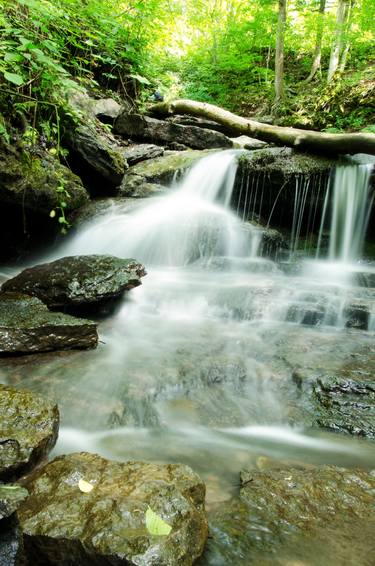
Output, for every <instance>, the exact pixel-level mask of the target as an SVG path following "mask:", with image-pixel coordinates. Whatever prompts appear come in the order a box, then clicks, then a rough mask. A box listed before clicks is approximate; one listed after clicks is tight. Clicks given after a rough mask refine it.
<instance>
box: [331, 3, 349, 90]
mask: <svg viewBox="0 0 375 566" xmlns="http://www.w3.org/2000/svg"><path fill="white" fill-rule="evenodd" d="M348 8H349V0H339V4H338V7H337V13H336V28H335V35H334V38H333V43H332V49H331V56H330V59H329V67H328V75H327V82H330V81H331V80H332V79H333V76H334V74H335V73H336V71H337V67H338V66H339V61H340V54H341V49H342V43H343V36H344V30H345V23H346V20H347V17H348Z"/></svg>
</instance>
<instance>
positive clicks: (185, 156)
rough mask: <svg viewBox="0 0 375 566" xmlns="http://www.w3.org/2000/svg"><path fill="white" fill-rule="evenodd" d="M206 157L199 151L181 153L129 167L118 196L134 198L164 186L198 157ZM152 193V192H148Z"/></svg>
mask: <svg viewBox="0 0 375 566" xmlns="http://www.w3.org/2000/svg"><path fill="white" fill-rule="evenodd" d="M204 155H206V154H205V153H203V152H200V151H183V152H179V153H172V154H168V155H164V156H163V157H158V158H156V159H150V160H149V161H146V162H143V163H139V164H138V165H135V166H133V167H131V168H130V169H129V170H128V171H127V173H126V174H125V175H124V177H123V180H122V183H121V186H120V188H119V195H121V196H135V194H142V196H146V195H145V194H144V191H145V185H146V188H147V189H148V188H150V186H153V187H155V185H166V184H168V183H170V182H171V181H173V179H175V178H176V177H178V176H179V175H181V174H182V172H184V171H186V170H187V169H188V168H189V167H191V165H192V164H193V163H194V162H195V161H196V160H197V159H199V158H200V157H203V156H204ZM148 192H149V193H151V194H152V193H153V192H154V190H148Z"/></svg>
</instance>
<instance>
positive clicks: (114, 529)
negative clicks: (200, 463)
mask: <svg viewBox="0 0 375 566" xmlns="http://www.w3.org/2000/svg"><path fill="white" fill-rule="evenodd" d="M80 480H84V481H86V482H88V483H89V484H90V485H91V486H93V487H92V490H91V491H90V492H88V493H84V492H82V491H81V490H80V487H79V482H80ZM27 487H28V489H29V492H30V496H29V498H28V499H27V500H26V501H25V502H24V504H23V505H22V506H21V507H20V509H19V512H18V516H19V519H20V523H21V526H22V529H23V532H24V541H25V550H26V555H27V558H28V559H29V561H30V563H31V564H36V563H38V564H41V563H42V564H45V563H48V564H58V565H59V566H68V565H71V564H79V565H80V566H86V565H87V566H88V565H90V566H91V565H93V564H95V565H96V564H118V565H120V564H124V565H125V564H126V565H133V564H134V565H137V566H149V565H155V566H156V565H157V566H185V565H191V564H193V563H194V561H195V560H196V559H197V558H198V557H199V556H200V555H201V553H202V551H203V547H204V544H205V541H206V538H207V522H206V517H205V512H204V496H205V486H204V484H203V482H202V480H201V479H200V478H199V476H197V474H195V473H194V472H193V471H192V470H191V469H190V468H188V467H187V466H184V465H181V464H173V465H158V464H149V463H144V462H130V463H119V462H111V461H108V460H104V459H103V458H101V457H99V456H97V455H95V454H88V453H79V454H70V455H68V456H61V457H59V458H56V459H55V460H54V461H53V462H51V463H50V464H48V465H47V466H46V467H45V468H43V469H41V470H38V471H37V472H36V473H35V474H34V475H33V477H31V479H30V483H28V485H27ZM148 508H151V509H152V511H154V512H155V513H156V514H157V516H158V517H160V518H161V519H162V520H163V521H165V522H166V523H167V524H169V525H170V526H171V527H172V530H171V532H170V533H169V534H168V535H157V534H150V532H149V530H148V528H147V527H146V512H147V510H148Z"/></svg>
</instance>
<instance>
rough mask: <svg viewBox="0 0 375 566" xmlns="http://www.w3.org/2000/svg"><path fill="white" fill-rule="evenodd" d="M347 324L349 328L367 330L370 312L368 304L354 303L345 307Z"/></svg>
mask: <svg viewBox="0 0 375 566" xmlns="http://www.w3.org/2000/svg"><path fill="white" fill-rule="evenodd" d="M343 314H344V317H345V319H346V322H345V326H346V327H347V328H358V329H359V330H367V329H368V325H369V318H370V312H369V309H368V305H365V304H361V303H358V302H357V303H352V304H350V305H346V307H345V308H344V313H343Z"/></svg>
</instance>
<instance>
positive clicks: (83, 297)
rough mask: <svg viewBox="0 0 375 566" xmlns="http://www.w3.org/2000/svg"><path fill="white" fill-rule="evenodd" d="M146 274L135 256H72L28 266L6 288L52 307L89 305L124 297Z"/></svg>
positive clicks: (5, 284)
mask: <svg viewBox="0 0 375 566" xmlns="http://www.w3.org/2000/svg"><path fill="white" fill-rule="evenodd" d="M145 274H146V272H145V269H144V267H143V265H141V264H140V263H138V262H137V261H136V260H134V259H121V258H118V257H114V256H106V255H89V256H71V257H64V258H62V259H58V260H56V261H53V262H52V263H44V264H41V265H36V266H35V267H31V268H29V269H25V270H24V271H22V272H21V273H20V274H19V275H17V276H16V277H14V278H13V279H9V280H8V281H6V282H5V283H4V284H3V286H2V289H3V290H4V291H15V292H21V293H26V294H28V295H32V296H34V297H38V298H39V299H40V300H42V301H43V302H44V303H45V304H46V305H48V306H49V307H50V308H62V307H87V306H91V305H97V304H101V303H103V302H105V301H108V300H110V299H115V298H118V297H120V296H121V295H122V294H123V293H124V291H128V290H130V289H132V288H133V287H137V286H138V285H141V277H143V276H144V275H145Z"/></svg>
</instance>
